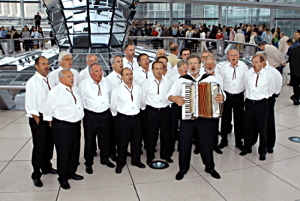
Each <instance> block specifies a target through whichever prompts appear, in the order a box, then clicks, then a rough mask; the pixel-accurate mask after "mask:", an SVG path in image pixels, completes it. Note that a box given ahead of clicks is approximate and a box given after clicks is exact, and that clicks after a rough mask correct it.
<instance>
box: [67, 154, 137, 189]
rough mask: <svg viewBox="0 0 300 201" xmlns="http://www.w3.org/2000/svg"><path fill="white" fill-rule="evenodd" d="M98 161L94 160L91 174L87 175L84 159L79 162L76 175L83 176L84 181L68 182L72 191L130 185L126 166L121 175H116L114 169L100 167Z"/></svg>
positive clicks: (104, 166)
mask: <svg viewBox="0 0 300 201" xmlns="http://www.w3.org/2000/svg"><path fill="white" fill-rule="evenodd" d="M99 160H100V159H99V158H98V159H97V160H94V165H93V170H94V173H93V174H87V173H86V172H85V165H84V159H81V160H80V165H79V166H78V169H77V172H76V173H77V174H79V175H82V176H84V179H83V180H81V181H74V180H69V182H70V185H71V187H72V189H83V188H101V187H111V186H120V185H130V184H132V180H131V178H130V174H129V172H128V169H127V166H125V167H124V168H123V171H122V173H121V174H116V173H115V168H109V167H107V166H106V165H101V164H100V161H99Z"/></svg>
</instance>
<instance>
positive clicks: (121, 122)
mask: <svg viewBox="0 0 300 201" xmlns="http://www.w3.org/2000/svg"><path fill="white" fill-rule="evenodd" d="M116 129H117V154H118V156H117V166H118V167H124V165H125V164H126V158H127V155H126V152H127V148H128V144H129V142H130V148H131V163H138V162H140V158H141V152H142V151H141V149H142V145H141V142H142V135H141V117H140V115H139V114H138V115H134V116H126V115H124V114H121V113H118V114H117V117H116Z"/></svg>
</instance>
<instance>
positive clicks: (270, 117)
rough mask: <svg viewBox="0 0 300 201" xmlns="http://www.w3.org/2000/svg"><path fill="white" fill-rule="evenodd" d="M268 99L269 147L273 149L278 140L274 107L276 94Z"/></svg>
mask: <svg viewBox="0 0 300 201" xmlns="http://www.w3.org/2000/svg"><path fill="white" fill-rule="evenodd" d="M268 101H269V110H268V128H267V133H268V137H267V139H268V144H267V148H270V149H271V148H274V146H275V141H276V127H275V114H274V107H275V102H276V98H275V95H273V96H272V97H270V98H269V99H268Z"/></svg>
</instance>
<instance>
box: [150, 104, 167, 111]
mask: <svg viewBox="0 0 300 201" xmlns="http://www.w3.org/2000/svg"><path fill="white" fill-rule="evenodd" d="M146 108H150V109H152V110H156V111H159V112H161V111H164V110H167V109H170V107H169V106H167V107H163V108H156V107H152V106H150V105H147V107H146Z"/></svg>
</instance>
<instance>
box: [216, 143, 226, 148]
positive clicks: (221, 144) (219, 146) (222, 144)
mask: <svg viewBox="0 0 300 201" xmlns="http://www.w3.org/2000/svg"><path fill="white" fill-rule="evenodd" d="M227 146H228V144H227V143H222V142H221V143H220V144H219V145H218V148H219V149H223V148H224V147H227Z"/></svg>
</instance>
